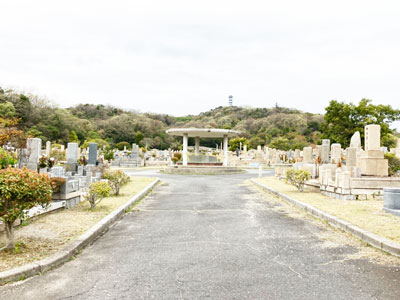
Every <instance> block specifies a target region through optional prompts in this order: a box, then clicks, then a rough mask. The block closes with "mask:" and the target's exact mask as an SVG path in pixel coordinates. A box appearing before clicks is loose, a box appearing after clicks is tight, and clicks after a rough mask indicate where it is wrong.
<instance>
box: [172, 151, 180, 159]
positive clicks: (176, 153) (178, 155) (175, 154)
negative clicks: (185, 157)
mask: <svg viewBox="0 0 400 300" xmlns="http://www.w3.org/2000/svg"><path fill="white" fill-rule="evenodd" d="M173 157H176V158H177V159H178V161H179V160H182V153H180V152H175V153H174V156H173Z"/></svg>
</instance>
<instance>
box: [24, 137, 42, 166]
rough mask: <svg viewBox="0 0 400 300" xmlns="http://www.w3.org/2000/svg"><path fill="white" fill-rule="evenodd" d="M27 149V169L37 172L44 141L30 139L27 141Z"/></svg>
mask: <svg viewBox="0 0 400 300" xmlns="http://www.w3.org/2000/svg"><path fill="white" fill-rule="evenodd" d="M26 149H27V155H28V163H27V165H26V167H27V168H28V169H30V170H34V171H36V170H37V167H38V162H39V158H40V152H41V150H42V140H41V139H39V138H28V139H27V140H26Z"/></svg>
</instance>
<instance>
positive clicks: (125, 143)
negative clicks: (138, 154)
mask: <svg viewBox="0 0 400 300" xmlns="http://www.w3.org/2000/svg"><path fill="white" fill-rule="evenodd" d="M115 147H117V149H118V150H120V151H122V150H124V148H125V147H126V149H129V148H130V147H131V144H129V143H128V142H119V143H118V144H116V145H115Z"/></svg>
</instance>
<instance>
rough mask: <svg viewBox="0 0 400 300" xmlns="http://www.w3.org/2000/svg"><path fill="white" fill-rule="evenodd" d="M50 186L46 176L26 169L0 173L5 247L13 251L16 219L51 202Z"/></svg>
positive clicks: (1, 217)
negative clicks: (37, 206)
mask: <svg viewBox="0 0 400 300" xmlns="http://www.w3.org/2000/svg"><path fill="white" fill-rule="evenodd" d="M52 193H53V191H52V186H51V182H50V178H49V177H48V176H47V174H38V173H37V172H34V171H30V170H28V169H26V168H23V169H15V168H10V167H9V168H7V169H4V170H1V171H0V219H2V220H3V222H4V224H5V228H6V235H7V240H8V242H7V245H6V247H5V249H14V248H15V242H14V227H13V224H14V222H15V220H17V219H24V218H25V211H26V210H29V209H31V208H32V207H34V206H35V205H42V206H43V207H45V206H47V205H48V204H49V203H50V201H51V195H52Z"/></svg>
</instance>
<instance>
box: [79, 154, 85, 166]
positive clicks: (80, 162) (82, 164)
mask: <svg viewBox="0 0 400 300" xmlns="http://www.w3.org/2000/svg"><path fill="white" fill-rule="evenodd" d="M78 164H79V165H80V166H86V165H87V159H86V157H85V156H83V155H82V156H81V157H80V158H79V159H78Z"/></svg>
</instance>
